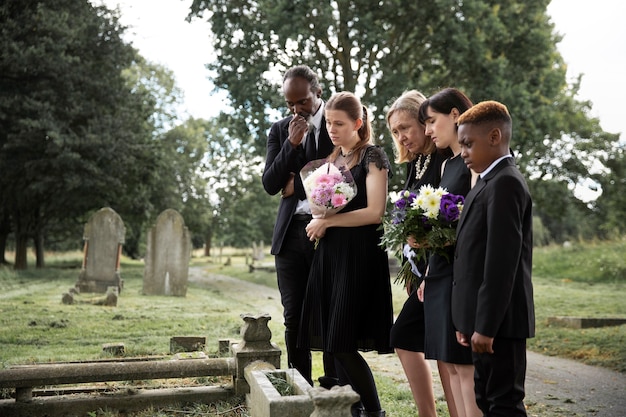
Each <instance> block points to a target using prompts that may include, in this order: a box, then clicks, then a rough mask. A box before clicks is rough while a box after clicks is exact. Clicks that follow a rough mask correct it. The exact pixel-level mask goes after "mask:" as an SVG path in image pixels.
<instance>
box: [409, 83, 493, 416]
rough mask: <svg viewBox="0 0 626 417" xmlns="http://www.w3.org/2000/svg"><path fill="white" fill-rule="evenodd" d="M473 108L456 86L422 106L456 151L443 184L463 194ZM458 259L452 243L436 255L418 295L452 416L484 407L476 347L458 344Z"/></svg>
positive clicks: (437, 137) (438, 140)
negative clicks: (463, 140) (464, 139)
mask: <svg viewBox="0 0 626 417" xmlns="http://www.w3.org/2000/svg"><path fill="white" fill-rule="evenodd" d="M470 107H472V102H471V100H470V99H469V98H468V97H467V96H466V95H465V94H463V93H462V92H461V91H459V90H457V89H455V88H446V89H444V90H441V91H439V92H438V93H437V94H434V95H433V96H431V97H429V98H428V99H427V100H426V101H424V102H423V103H422V105H421V106H420V121H421V122H422V123H423V124H424V125H425V126H426V130H425V134H426V135H428V136H430V137H431V139H432V141H433V142H434V143H435V145H436V146H437V148H439V149H445V148H450V150H451V151H452V156H451V157H449V158H448V159H446V160H445V161H444V163H443V165H442V171H441V182H440V183H439V186H440V187H442V188H445V189H446V190H447V192H448V193H452V194H456V195H462V196H465V195H467V193H468V192H469V190H470V188H471V184H472V173H471V172H470V170H469V169H468V168H467V166H465V162H464V161H463V158H461V157H460V154H461V145H460V144H459V142H458V139H457V125H456V121H457V119H458V117H459V116H460V115H461V114H462V113H464V112H465V111H466V110H468V109H469V108H470ZM412 243H413V244H415V242H412ZM453 259H454V245H450V246H449V247H448V248H447V256H444V255H440V254H437V253H434V254H432V255H431V256H430V258H429V260H428V270H427V272H426V275H425V277H424V281H423V282H422V284H421V286H420V289H419V290H418V296H420V298H421V299H422V301H423V302H424V322H425V344H424V354H425V355H426V358H427V359H436V360H437V365H438V366H439V368H440V369H442V368H443V369H445V371H447V374H448V375H449V378H450V380H449V384H448V386H447V387H446V385H445V384H444V391H445V394H446V401H447V402H448V409H449V410H450V415H451V416H458V417H479V416H482V412H481V411H480V409H479V408H478V406H477V405H476V398H475V394H474V366H473V365H472V352H471V350H470V349H469V348H467V347H465V346H461V345H460V344H459V343H457V340H456V333H455V328H454V325H453V324H452V317H451V309H450V302H451V296H452V270H453V265H452V261H453ZM446 388H447V389H446ZM453 410H455V411H456V412H455V411H453Z"/></svg>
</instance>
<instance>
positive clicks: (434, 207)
mask: <svg viewBox="0 0 626 417" xmlns="http://www.w3.org/2000/svg"><path fill="white" fill-rule="evenodd" d="M440 203H441V196H439V195H437V193H435V192H433V193H431V194H429V195H427V196H424V204H423V205H420V207H421V208H422V210H424V211H426V212H427V216H428V217H431V218H435V217H437V215H438V214H439V204H440ZM433 213H434V216H433Z"/></svg>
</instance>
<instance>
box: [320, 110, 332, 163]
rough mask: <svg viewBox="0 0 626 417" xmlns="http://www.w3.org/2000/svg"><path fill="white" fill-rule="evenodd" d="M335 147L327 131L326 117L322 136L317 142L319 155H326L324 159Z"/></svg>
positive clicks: (322, 126)
mask: <svg viewBox="0 0 626 417" xmlns="http://www.w3.org/2000/svg"><path fill="white" fill-rule="evenodd" d="M334 147H335V146H334V145H333V142H332V141H331V140H330V136H328V131H327V130H326V117H322V125H321V126H320V135H319V138H318V142H317V154H318V155H324V158H326V157H327V156H328V155H330V153H331V152H332V151H333V148H334Z"/></svg>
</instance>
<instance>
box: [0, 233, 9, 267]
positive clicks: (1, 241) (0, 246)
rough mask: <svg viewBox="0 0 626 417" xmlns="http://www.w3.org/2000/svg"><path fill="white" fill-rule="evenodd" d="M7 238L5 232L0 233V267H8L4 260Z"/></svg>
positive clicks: (7, 235)
mask: <svg viewBox="0 0 626 417" xmlns="http://www.w3.org/2000/svg"><path fill="white" fill-rule="evenodd" d="M8 238H9V234H8V233H5V232H0V265H8V264H9V263H8V262H7V258H6V254H5V252H6V250H7V240H8Z"/></svg>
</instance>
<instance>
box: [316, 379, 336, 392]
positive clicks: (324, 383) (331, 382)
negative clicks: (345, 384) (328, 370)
mask: <svg viewBox="0 0 626 417" xmlns="http://www.w3.org/2000/svg"><path fill="white" fill-rule="evenodd" d="M318 381H319V383H320V387H322V388H326V389H331V388H332V387H334V386H335V385H339V379H337V378H333V377H331V376H320V377H319V378H318Z"/></svg>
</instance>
